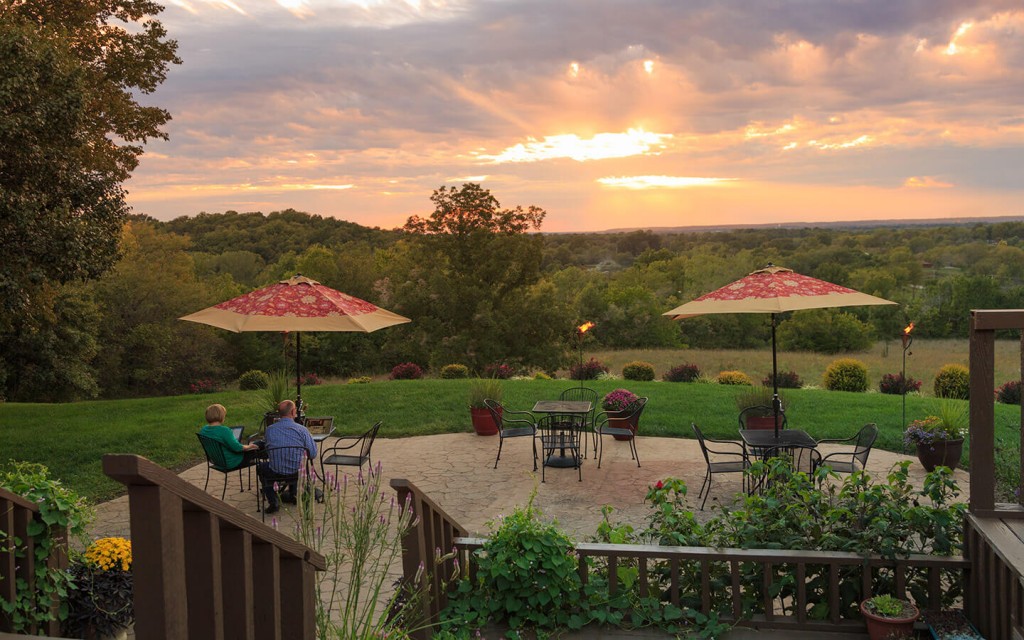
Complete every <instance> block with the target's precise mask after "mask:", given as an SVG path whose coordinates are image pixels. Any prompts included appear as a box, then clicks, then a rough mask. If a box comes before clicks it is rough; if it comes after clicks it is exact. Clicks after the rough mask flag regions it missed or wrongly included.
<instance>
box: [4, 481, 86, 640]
mask: <svg viewBox="0 0 1024 640" xmlns="http://www.w3.org/2000/svg"><path fill="white" fill-rule="evenodd" d="M0 487H3V488H4V489H6V490H8V491H10V492H11V493H14V494H17V495H19V496H21V497H23V498H25V499H26V500H28V501H29V502H33V503H35V504H36V505H37V506H38V507H39V519H38V520H33V521H31V522H30V523H29V524H28V531H29V534H30V535H31V536H32V539H33V547H32V549H31V550H30V549H29V547H28V545H27V543H26V541H18V540H14V541H13V543H14V544H13V547H14V561H15V563H17V564H20V563H21V562H23V560H20V559H18V558H21V557H23V556H24V554H25V553H30V552H33V551H34V553H35V560H36V574H35V582H34V584H29V583H28V582H27V581H26V580H23V579H21V578H20V577H19V578H18V579H17V580H16V581H15V584H14V600H13V601H10V602H8V601H7V600H6V599H4V600H0V617H2V618H6V619H7V621H8V623H9V625H10V626H9V630H11V631H14V632H19V633H21V632H24V633H26V634H27V633H28V632H29V631H30V630H32V629H33V627H39V628H43V625H45V624H46V623H47V622H48V621H50V620H52V619H53V613H52V612H51V611H50V602H51V601H52V599H53V597H54V596H63V595H64V594H66V593H67V591H68V589H69V586H70V584H69V583H70V581H71V576H70V575H69V574H68V572H66V571H62V570H60V569H58V568H57V567H51V566H50V565H49V563H47V562H45V561H44V559H45V558H48V557H49V556H50V554H51V553H55V552H56V550H57V549H58V548H63V549H64V551H65V552H66V551H67V545H68V542H67V540H68V539H78V538H79V537H80V536H83V535H85V527H86V525H87V524H88V523H89V520H90V517H91V513H92V512H91V511H90V509H89V507H88V505H87V504H86V502H85V500H84V499H83V498H82V497H81V496H79V495H78V494H76V493H75V492H74V491H72V490H71V489H69V488H67V487H65V486H64V485H62V484H61V482H60V481H59V480H57V479H54V478H52V477H50V472H49V470H48V469H47V468H46V467H45V466H43V465H41V464H36V463H32V462H14V461H12V462H10V463H8V464H7V465H6V466H4V467H2V468H0ZM7 515H8V514H7V513H5V514H4V516H5V517H6V516H7ZM51 525H53V526H55V527H58V526H59V527H67V532H68V538H64V537H63V536H57V535H53V534H54V533H56V528H54V529H51ZM11 542H12V541H11V540H9V539H5V538H4V537H3V536H0V548H3V549H4V550H5V551H6V550H7V549H8V545H9V544H11ZM5 586H6V585H5ZM56 613H57V616H58V618H57V619H58V620H61V621H63V620H64V619H66V616H67V612H66V610H65V611H57V612H56Z"/></svg>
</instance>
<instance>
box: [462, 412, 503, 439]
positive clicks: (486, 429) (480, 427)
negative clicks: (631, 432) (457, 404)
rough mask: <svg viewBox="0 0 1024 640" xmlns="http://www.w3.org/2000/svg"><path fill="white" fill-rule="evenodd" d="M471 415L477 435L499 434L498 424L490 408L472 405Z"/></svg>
mask: <svg viewBox="0 0 1024 640" xmlns="http://www.w3.org/2000/svg"><path fill="white" fill-rule="evenodd" d="M498 413H499V414H500V413H501V409H498ZM469 415H470V417H471V418H472V419H473V431H476V435H478V436H496V435H498V425H496V424H494V416H492V415H491V410H490V409H487V408H486V407H484V408H478V407H470V408H469Z"/></svg>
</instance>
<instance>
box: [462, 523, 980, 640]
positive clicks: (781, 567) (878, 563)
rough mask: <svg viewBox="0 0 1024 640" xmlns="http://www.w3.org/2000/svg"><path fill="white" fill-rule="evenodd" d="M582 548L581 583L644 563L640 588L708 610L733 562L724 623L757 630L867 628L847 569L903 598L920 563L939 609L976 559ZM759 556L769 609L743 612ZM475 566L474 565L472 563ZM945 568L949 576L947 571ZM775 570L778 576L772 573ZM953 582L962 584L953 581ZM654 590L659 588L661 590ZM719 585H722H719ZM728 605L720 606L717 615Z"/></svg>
mask: <svg viewBox="0 0 1024 640" xmlns="http://www.w3.org/2000/svg"><path fill="white" fill-rule="evenodd" d="M485 542H486V538H458V539H456V541H455V544H456V546H457V547H459V548H460V549H464V550H466V551H467V552H469V553H470V556H469V557H470V562H472V560H471V559H472V555H471V552H472V551H473V550H474V549H478V548H480V547H482V546H483V545H484V543H485ZM576 555H577V557H578V558H579V569H578V571H579V576H580V580H581V582H582V583H583V585H586V584H587V583H588V581H589V572H590V568H589V563H588V561H587V559H588V558H592V559H595V560H597V562H598V564H601V565H604V566H606V567H607V575H608V590H609V593H608V595H609V596H614V595H615V594H616V593H617V592H618V590H619V588H620V587H619V585H618V580H617V575H618V572H617V568H618V567H619V566H620V565H624V564H625V563H630V564H633V563H634V562H635V565H636V566H637V567H638V569H639V574H638V578H637V585H638V586H637V588H638V589H639V594H640V596H641V597H647V596H649V595H651V594H652V593H658V592H662V591H667V593H668V595H669V602H671V603H672V604H673V605H675V606H680V603H681V602H682V601H683V600H684V599H685V598H686V597H687V596H689V597H690V599H691V600H696V601H699V604H698V605H697V606H695V607H694V608H695V609H698V610H699V611H701V612H703V613H708V612H710V611H711V610H712V601H713V600H718V601H721V599H722V598H723V597H724V595H725V594H724V593H723V592H722V591H720V590H718V591H716V588H715V587H714V586H713V582H712V579H711V575H712V567H713V566H715V565H717V566H721V565H723V564H728V566H729V577H728V580H727V582H728V583H729V585H730V586H729V587H728V588H727V591H728V600H729V602H730V613H729V614H727V615H720V619H721V620H723V621H724V622H730V623H736V624H738V625H739V626H747V627H756V628H759V629H791V630H800V631H821V632H830V631H832V632H834V631H849V630H851V629H853V630H860V629H863V627H864V622H863V621H861V620H844V619H842V618H841V617H840V616H841V613H842V612H841V610H840V609H841V607H840V586H839V585H840V577H841V575H843V574H844V573H845V574H846V575H847V578H846V579H849V577H848V576H849V575H850V574H851V573H852V574H854V575H857V574H859V578H857V579H859V581H860V587H861V593H862V594H865V595H863V596H862V597H863V598H867V597H870V596H871V595H874V594H872V592H871V584H872V576H873V575H877V572H878V570H886V569H888V570H891V572H892V576H893V581H894V583H895V588H894V589H893V590H887V591H886V592H887V593H892V594H893V595H895V596H897V597H900V598H904V597H906V596H907V593H908V591H907V589H908V573H910V572H911V571H914V570H921V571H924V572H926V573H927V576H928V584H929V587H928V601H927V602H918V603H917V604H918V605H919V606H920V607H921V609H922V610H926V609H941V608H942V605H941V600H942V593H943V591H944V589H945V588H949V587H956V588H958V589H959V592H962V589H963V586H964V582H965V580H964V578H965V576H964V574H965V572H966V571H967V570H968V569H969V567H970V564H969V563H968V562H967V561H966V560H964V559H963V558H962V557H960V556H950V557H943V556H929V555H911V556H909V557H907V558H897V559H888V558H882V557H881V556H875V555H872V556H868V557H865V556H863V555H861V554H858V553H848V552H841V551H798V550H775V549H714V548H711V547H663V546H658V545H633V544H595V543H588V542H580V543H577V544H576ZM656 562H662V563H665V564H667V565H668V576H669V582H668V584H667V585H665V584H663V583H661V582H659V583H657V585H655V584H654V583H653V582H652V578H653V575H654V572H653V571H652V568H653V565H654V564H655V563H656ZM752 563H755V564H758V565H760V568H761V574H762V576H763V583H762V584H760V585H757V589H756V591H757V592H759V593H760V594H761V597H762V602H761V603H760V607H761V608H762V610H763V611H764V613H763V614H757V615H754V616H753V617H750V618H745V617H744V615H743V599H744V596H745V594H749V593H750V592H751V587H752V585H749V584H746V583H744V582H743V580H744V578H743V571H742V567H743V566H744V565H746V566H749V565H750V564H752ZM467 571H469V572H472V571H473V567H472V565H471V564H470V566H468V567H467ZM787 573H791V574H792V575H793V576H794V580H793V584H794V585H795V590H794V593H793V594H792V595H791V596H789V597H787V598H786V601H785V604H786V609H787V611H789V612H791V613H782V612H781V611H780V607H779V605H780V602H779V600H778V598H773V597H772V596H771V595H770V594H771V593H774V592H776V591H777V587H778V586H779V585H778V584H775V583H776V582H779V581H781V580H782V579H783V577H784V574H787ZM687 574H688V575H690V576H691V577H693V578H695V579H697V581H699V585H700V586H699V589H698V590H696V591H694V592H691V593H689V594H687V593H684V592H683V586H682V577H683V576H684V575H687ZM814 574H819V575H827V576H828V579H827V586H825V588H824V589H825V592H826V593H827V594H828V605H829V606H828V610H829V612H830V616H829V618H828V619H826V620H813V619H811V618H810V617H809V615H808V612H809V610H810V607H811V605H812V602H811V601H810V598H809V597H808V590H807V580H808V578H809V577H811V576H812V575H814ZM944 574H945V575H944ZM772 576H777V577H778V580H773V579H772ZM953 582H955V583H958V584H955V585H954V584H952V583H953ZM655 589H656V591H655ZM718 589H720V587H718ZM721 613H722V612H721V611H719V614H721Z"/></svg>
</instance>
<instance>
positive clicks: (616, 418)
mask: <svg viewBox="0 0 1024 640" xmlns="http://www.w3.org/2000/svg"><path fill="white" fill-rule="evenodd" d="M605 413H607V414H608V426H609V427H612V428H615V429H629V430H630V431H632V432H633V435H636V430H637V427H639V426H640V425H639V424H638V423H639V422H640V417H639V416H637V415H633V417H631V418H630V417H627V416H629V414H630V413H632V412H631V411H605ZM612 437H613V438H615V439H616V440H624V441H627V442H628V441H629V439H630V438H629V436H612Z"/></svg>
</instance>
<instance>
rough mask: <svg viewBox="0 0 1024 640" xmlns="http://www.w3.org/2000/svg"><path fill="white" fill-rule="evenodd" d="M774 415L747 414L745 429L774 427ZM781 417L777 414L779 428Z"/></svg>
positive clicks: (780, 426)
mask: <svg viewBox="0 0 1024 640" xmlns="http://www.w3.org/2000/svg"><path fill="white" fill-rule="evenodd" d="M773 418H774V416H748V417H747V429H774V428H775V425H774V424H773V422H774V420H773ZM782 420H783V417H782V416H781V415H780V416H779V428H780V429H781V428H782Z"/></svg>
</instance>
